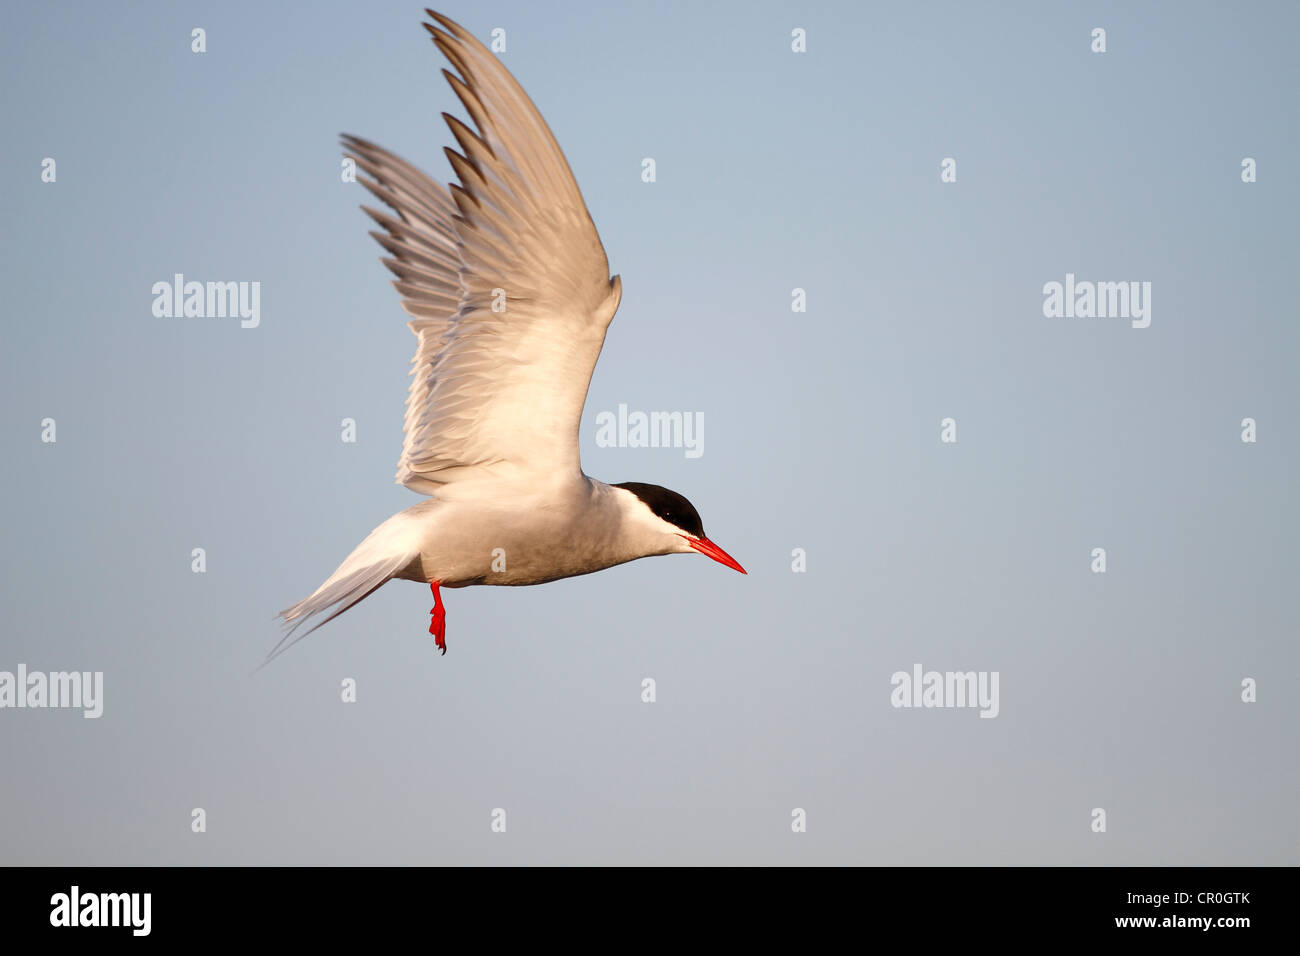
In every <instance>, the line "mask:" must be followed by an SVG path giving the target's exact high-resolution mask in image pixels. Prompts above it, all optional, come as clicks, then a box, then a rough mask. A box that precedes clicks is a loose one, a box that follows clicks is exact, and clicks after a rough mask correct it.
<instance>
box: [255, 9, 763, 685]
mask: <svg viewBox="0 0 1300 956" xmlns="http://www.w3.org/2000/svg"><path fill="white" fill-rule="evenodd" d="M425 12H426V13H428V14H429V16H430V17H432V18H433V20H435V21H436V23H437V24H438V25H437V26H435V25H433V24H429V23H426V24H424V27H425V29H427V30H428V31H429V32H430V33H431V34H432V35H433V42H434V43H435V44H436V45H437V47H438V49H439V50H441V51H442V53H443V54H444V55H445V56H446V57H447V59H448V60H449V61H450V62H451V65H452V66H454V67H455V68H456V70H457V71H458V73H459V76H458V75H456V74H453V73H451V72H450V71H448V70H445V69H444V70H443V75H444V76H445V77H446V78H447V81H448V82H449V83H450V84H451V87H452V89H453V90H455V92H456V95H457V96H458V97H459V98H460V101H461V102H462V103H463V104H464V106H465V109H466V110H468V111H469V115H470V118H471V119H472V120H473V122H474V125H475V127H476V129H470V128H469V127H468V126H466V125H465V124H464V123H462V122H461V121H460V120H458V119H456V118H455V117H454V116H451V115H449V114H447V113H443V114H442V115H443V118H444V119H445V120H446V121H447V125H448V126H449V127H451V132H452V134H453V135H454V136H455V137H456V142H457V143H458V144H459V145H460V152H457V151H455V150H453V149H450V148H448V149H446V153H447V156H448V158H449V159H450V160H451V165H452V169H453V170H454V171H455V173H456V175H457V177H459V179H460V182H459V183H452V184H451V186H450V191H449V190H448V188H445V187H443V186H441V185H439V184H438V183H437V182H435V181H434V180H433V179H431V178H429V177H428V176H427V175H425V174H424V173H422V172H420V170H418V169H416V168H415V167H414V166H412V165H410V164H409V163H407V162H406V161H404V160H402V159H400V158H398V157H397V156H394V155H393V154H392V153H390V152H388V151H387V150H384V149H382V148H380V147H379V146H376V145H375V144H373V143H370V142H367V141H366V140H363V139H360V138H358V137H355V136H348V135H344V136H343V144H344V147H345V148H346V150H347V155H348V156H350V157H351V158H352V159H353V160H354V161H355V162H356V164H357V166H358V167H359V169H360V170H361V171H363V172H364V173H365V174H368V176H369V177H370V178H367V177H366V176H360V177H358V178H359V180H360V181H361V182H362V183H363V184H364V185H365V187H366V188H367V189H369V190H370V192H371V193H373V194H374V195H375V196H376V197H378V198H379V199H380V200H381V201H382V202H383V203H384V204H386V205H387V206H388V207H390V208H391V209H392V211H393V212H394V213H395V215H391V216H390V215H386V214H384V213H382V212H379V211H376V210H374V209H369V208H366V207H362V208H363V209H364V210H365V212H366V213H367V214H369V215H370V217H371V218H372V219H374V220H375V222H377V223H378V224H379V225H380V226H381V227H382V228H383V230H384V231H383V232H372V233H371V235H372V236H374V237H375V239H377V240H378V241H379V243H380V245H382V246H383V247H384V248H385V249H386V250H387V251H388V252H389V254H390V255H391V256H392V258H385V259H383V260H382V261H383V263H384V264H385V265H386V266H387V267H388V268H389V269H390V270H391V271H392V272H393V273H394V274H395V275H396V276H397V279H396V281H395V282H394V283H393V285H394V286H395V287H396V288H397V291H398V292H399V293H401V295H402V305H403V307H404V308H405V309H406V311H407V312H408V313H410V314H411V315H412V316H413V317H414V319H413V321H411V322H409V323H407V324H408V326H409V327H410V329H411V331H412V332H414V333H415V335H416V337H417V339H418V344H417V346H416V350H415V358H414V360H413V361H412V365H413V368H412V371H411V374H412V376H413V378H412V381H411V388H410V395H409V397H408V398H407V409H406V421H405V439H404V441H403V443H402V455H401V458H400V459H399V461H398V465H397V482H398V483H399V484H403V485H405V486H406V487H408V488H410V489H411V490H413V491H416V492H419V493H421V494H424V495H428V496H429V497H428V498H427V499H425V500H424V501H421V502H420V503H419V504H416V505H414V506H412V507H410V508H407V509H406V510H405V511H402V512H400V513H398V514H396V515H393V516H392V517H391V518H389V519H388V520H387V521H385V522H384V523H383V524H381V525H380V526H379V527H378V528H376V529H375V530H374V531H372V532H371V533H370V535H369V536H368V537H367V538H366V539H365V540H364V541H362V542H361V544H360V545H358V546H357V548H356V549H355V550H354V551H353V552H352V553H351V554H350V555H348V557H347V559H346V560H344V562H343V563H342V564H341V565H339V567H338V570H336V571H335V572H334V573H333V574H332V575H330V577H329V578H328V579H327V580H326V581H325V583H324V584H322V585H321V586H320V587H319V588H317V589H316V590H315V591H314V592H313V593H312V594H311V595H310V596H309V597H307V598H304V599H303V600H301V601H299V602H298V603H297V604H295V605H293V606H292V607H290V608H287V609H286V610H284V611H282V612H281V613H280V616H281V617H282V618H283V619H284V622H285V625H286V628H287V630H286V633H285V635H284V638H283V639H281V641H280V643H279V644H277V645H276V647H275V648H274V649H273V650H272V651H271V653H270V654H269V655H268V656H267V661H268V662H269V661H270V660H272V659H274V658H275V657H276V656H278V655H279V654H280V653H283V651H284V650H287V649H288V647H290V646H292V644H293V643H296V641H297V640H299V639H301V638H302V637H305V636H306V635H307V634H309V633H310V632H311V630H315V628H316V627H319V626H320V625H321V624H324V623H326V622H327V621H330V620H333V619H334V618H335V617H337V616H338V615H340V614H342V613H343V612H344V611H346V610H347V609H348V608H350V607H352V606H353V605H354V604H356V603H357V602H358V601H361V600H362V599H363V598H365V597H367V596H368V595H370V594H372V593H373V592H374V591H375V590H376V589H378V588H379V587H381V586H382V585H383V584H385V583H386V582H387V581H390V580H392V579H393V578H402V579H405V580H408V581H420V582H427V583H428V584H429V585H430V587H431V589H432V591H433V599H434V607H433V609H432V611H431V612H430V613H431V614H432V622H431V624H430V626H429V631H430V633H432V634H433V635H434V637H435V639H436V641H437V646H438V647H439V648H441V649H442V652H443V653H444V654H445V653H446V652H447V645H446V617H445V613H444V609H443V604H442V597H441V594H440V593H439V589H440V588H463V587H468V586H470V585H475V584H490V585H529V584H542V583H544V582H547V581H554V580H556V579H558V578H565V577H572V576H574V575H578V574H588V573H590V572H592V571H599V570H601V569H603V568H608V567H613V566H614V565H616V564H622V563H624V562H626V561H632V560H635V559H637V558H644V557H648V556H651V555H659V554H678V553H682V554H684V553H690V552H699V553H701V554H705V555H708V556H709V557H710V558H713V559H714V560H715V561H718V562H721V563H722V564H725V565H726V566H727V567H729V568H734V569H735V570H737V571H739V572H741V573H742V574H744V573H745V569H744V568H742V567H741V566H740V565H739V564H738V563H737V562H736V561H735V559H733V558H732V557H731V556H730V555H728V554H727V553H726V552H725V551H723V550H722V549H721V548H719V547H718V546H717V545H715V544H714V543H713V542H712V541H710V540H709V539H708V537H706V536H705V534H704V528H703V526H702V525H701V523H700V516H699V513H698V512H696V510H695V508H694V507H693V506H692V505H691V503H690V502H689V501H687V500H686V499H685V498H683V497H682V496H681V495H679V494H677V493H676V492H673V491H669V490H668V489H666V488H661V487H659V486H657V485H651V484H643V483H640V482H627V483H624V484H614V485H610V484H605V483H604V482H600V481H596V480H595V479H593V478H589V477H587V475H585V474H584V473H583V471H582V466H581V462H580V461H579V453H578V427H579V423H580V420H581V416H582V409H583V405H584V404H585V402H586V398H587V387H588V385H589V384H590V382H591V373H592V370H593V368H594V367H595V365H596V359H597V357H598V356H599V355H600V350H601V346H602V345H603V343H604V340H605V329H606V328H607V327H608V325H609V323H610V320H611V319H613V317H614V313H615V311H617V309H618V304H619V299H620V297H621V294H622V284H621V283H620V281H619V278H618V276H614V277H613V278H611V277H610V275H609V262H608V260H607V259H606V257H605V250H604V247H603V246H602V245H601V242H600V237H599V236H598V235H597V234H596V227H595V224H594V223H593V222H592V221H591V216H590V215H589V214H588V212H587V207H586V205H585V204H584V202H583V200H582V194H581V193H580V192H579V191H578V184H577V183H576V182H575V181H574V178H573V173H572V172H571V171H570V169H569V165H568V163H567V162H566V161H565V159H564V154H563V153H562V152H561V151H560V147H559V145H558V144H557V143H556V142H555V138H554V136H552V134H551V131H550V129H549V128H548V127H547V125H546V122H545V120H543V119H542V116H541V114H540V113H539V112H538V111H537V108H536V107H535V106H533V103H532V101H531V100H530V99H529V98H528V96H527V94H525V93H524V91H523V89H522V88H521V87H520V86H519V84H518V83H517V82H516V81H515V79H514V77H513V76H511V75H510V72H509V71H508V70H506V68H505V67H504V66H502V65H501V62H500V61H499V60H498V59H497V58H496V56H494V55H493V54H492V53H490V52H489V51H488V50H487V49H486V48H485V47H484V46H483V45H482V44H481V43H479V42H478V40H476V39H475V38H474V37H473V36H472V35H471V34H470V33H469V32H467V31H466V30H465V29H464V28H462V27H461V26H460V25H459V24H457V23H455V22H453V21H452V20H450V19H448V18H447V17H445V16H442V15H440V14H437V13H434V12H433V11H432V10H426V11H425ZM331 608H332V609H333V612H332V613H331V614H330V615H329V616H328V617H326V618H324V619H323V620H321V621H319V622H318V623H317V624H316V625H315V626H314V627H313V628H311V629H310V630H308V631H306V632H303V634H301V635H299V637H298V638H295V639H294V640H293V641H290V638H291V637H292V636H293V633H294V631H295V630H296V629H297V628H298V627H299V626H300V625H301V624H303V623H304V622H305V621H307V620H308V619H309V618H311V617H313V616H314V615H317V614H320V613H322V612H324V611H327V610H330V609H331ZM286 641H287V642H289V643H288V644H286Z"/></svg>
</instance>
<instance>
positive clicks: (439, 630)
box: [429, 581, 447, 654]
mask: <svg viewBox="0 0 1300 956" xmlns="http://www.w3.org/2000/svg"><path fill="white" fill-rule="evenodd" d="M439 583H440V582H438V581H430V582H429V588H430V589H431V590H432V591H433V607H432V608H431V609H430V610H429V613H430V614H432V615H433V620H432V621H430V622H429V633H430V634H432V635H433V638H434V640H435V641H436V642H437V644H438V646H439V647H440V648H442V652H443V653H444V654H446V653H447V612H446V611H445V610H444V609H443V606H442V595H441V594H439V593H438V584H439Z"/></svg>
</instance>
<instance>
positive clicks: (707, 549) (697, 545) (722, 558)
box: [682, 535, 749, 574]
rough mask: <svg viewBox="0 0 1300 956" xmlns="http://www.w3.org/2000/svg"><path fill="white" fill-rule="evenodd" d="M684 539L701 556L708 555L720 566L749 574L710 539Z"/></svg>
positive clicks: (684, 536)
mask: <svg viewBox="0 0 1300 956" xmlns="http://www.w3.org/2000/svg"><path fill="white" fill-rule="evenodd" d="M682 537H683V538H686V543H687V544H689V545H690V546H691V547H692V548H694V549H695V550H696V551H698V552H700V554H706V555H708V556H709V557H710V558H712V559H713V560H714V561H717V562H718V564H725V565H726V566H727V567H729V568H731V570H733V571H739V572H740V573H741V574H748V573H749V572H748V571H746V570H745V569H744V568H742V567H741V566H740V562H739V561H737V560H736V559H735V558H733V557H732V556H731V555H729V554H727V552H725V551H723V550H722V549H721V548H719V547H718V546H717V545H716V544H714V543H713V542H712V541H710V540H709V539H708V538H690V537H687V536H686V535H682Z"/></svg>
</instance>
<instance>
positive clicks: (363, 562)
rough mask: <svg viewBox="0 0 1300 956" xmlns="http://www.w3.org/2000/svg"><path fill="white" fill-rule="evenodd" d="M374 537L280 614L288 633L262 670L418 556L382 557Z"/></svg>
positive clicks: (367, 540)
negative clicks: (307, 626) (327, 613)
mask: <svg viewBox="0 0 1300 956" xmlns="http://www.w3.org/2000/svg"><path fill="white" fill-rule="evenodd" d="M372 538H374V535H373V534H372V535H371V537H370V538H367V539H366V540H365V541H363V542H362V543H361V545H360V546H359V547H358V548H357V549H356V550H355V551H353V552H352V553H351V554H350V555H348V557H347V560H345V561H344V562H343V563H342V564H341V565H339V568H338V570H337V571H335V572H334V573H333V574H331V575H330V576H329V578H328V579H327V580H326V581H325V583H324V584H322V585H321V586H320V587H318V588H317V589H316V590H315V591H314V592H312V594H311V595H310V596H308V597H305V598H303V599H302V600H301V601H299V602H298V603H297V604H295V605H293V606H292V607H287V608H285V609H284V610H283V611H281V612H280V613H279V615H278V616H279V617H281V618H283V619H284V629H285V630H284V636H283V637H281V638H280V642H279V643H278V644H276V645H275V647H273V648H272V649H271V653H269V654H267V655H266V660H264V661H263V662H262V663H261V665H260V666H259V667H258V670H261V668H262V667H265V666H266V665H267V664H269V663H271V661H273V660H275V659H276V658H277V657H279V656H280V655H281V654H283V653H284V652H285V651H287V650H288V649H289V648H291V647H293V645H295V644H297V643H298V642H299V641H300V640H302V639H303V638H304V637H306V636H307V635H308V634H310V633H311V632H312V631H314V630H316V628H318V627H320V626H321V625H322V624H328V623H329V622H330V621H332V620H334V618H336V617H338V616H339V615H340V614H342V613H343V612H344V611H346V610H347V609H348V608H350V607H352V606H353V605H354V604H356V603H357V602H358V601H361V600H362V599H363V598H366V597H369V596H370V595H371V594H373V593H374V592H375V591H377V590H379V588H380V587H382V586H383V585H384V584H385V583H387V582H388V581H391V580H392V579H393V578H394V577H395V576H396V575H397V574H398V573H399V572H400V571H401V570H402V569H403V568H405V567H406V566H407V565H409V564H410V563H411V561H413V560H414V559H415V558H416V557H417V556H418V552H411V553H403V554H397V555H393V554H391V553H389V554H388V555H387V556H384V557H382V558H381V557H379V556H378V555H376V554H375V549H374V548H370V547H367V545H369V544H371V543H372V542H371V539H372ZM330 608H334V610H333V611H332V612H331V613H330V615H329V616H328V617H325V618H323V619H322V620H320V621H317V622H316V623H315V624H313V625H312V626H311V627H309V628H307V630H305V631H303V632H302V633H301V634H297V635H296V636H295V632H297V630H298V629H299V628H300V627H302V625H304V624H306V623H307V621H308V620H310V619H311V618H313V617H315V616H316V615H318V614H322V613H324V612H325V611H328V610H330Z"/></svg>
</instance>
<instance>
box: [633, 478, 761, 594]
mask: <svg viewBox="0 0 1300 956" xmlns="http://www.w3.org/2000/svg"><path fill="white" fill-rule="evenodd" d="M613 487H615V488H619V489H621V490H622V491H623V492H624V495H623V512H624V517H625V520H626V522H627V525H628V526H629V529H630V531H631V532H632V534H633V535H634V537H635V539H636V543H637V546H638V547H640V548H642V549H644V554H646V555H651V554H687V553H689V552H691V551H698V552H699V553H700V554H703V555H707V556H708V557H710V558H712V559H713V560H714V561H717V562H718V563H719V564H725V565H726V566H727V567H729V568H731V569H732V570H735V571H739V572H740V573H741V574H747V573H748V572H747V571H746V570H745V569H744V568H742V567H741V566H740V562H738V561H737V560H736V559H735V558H733V557H732V556H731V555H729V554H727V552H725V551H723V550H722V549H721V548H719V547H718V546H717V545H716V544H714V543H713V542H712V541H710V540H709V539H708V537H707V536H706V535H705V534H704V525H703V523H702V522H701V521H700V513H699V512H698V511H696V510H695V506H694V505H692V504H691V503H690V502H689V501H687V500H686V499H685V498H683V497H682V496H681V495H679V494H678V493H677V492H675V491H669V490H668V489H667V488H661V487H660V486H659V485H647V484H644V483H642V482H639V481H627V482H624V483H622V484H619V485H614V486H613Z"/></svg>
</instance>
